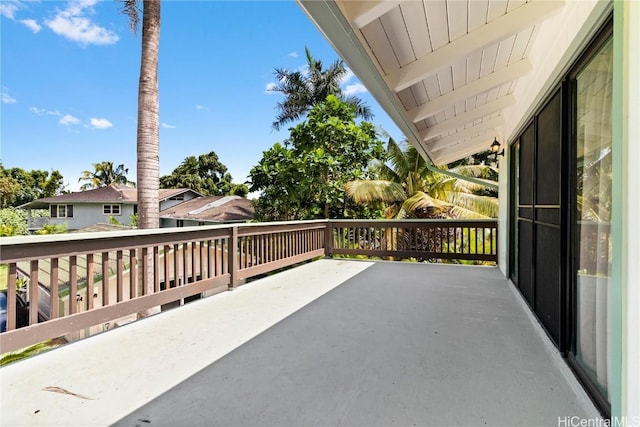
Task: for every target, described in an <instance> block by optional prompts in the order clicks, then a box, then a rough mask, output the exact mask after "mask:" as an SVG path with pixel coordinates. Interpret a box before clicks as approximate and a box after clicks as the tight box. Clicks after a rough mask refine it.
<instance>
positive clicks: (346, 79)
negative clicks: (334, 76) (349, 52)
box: [340, 68, 356, 84]
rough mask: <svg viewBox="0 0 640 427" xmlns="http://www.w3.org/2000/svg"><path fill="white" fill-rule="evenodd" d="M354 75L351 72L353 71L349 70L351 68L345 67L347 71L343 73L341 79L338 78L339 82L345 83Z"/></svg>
mask: <svg viewBox="0 0 640 427" xmlns="http://www.w3.org/2000/svg"><path fill="white" fill-rule="evenodd" d="M355 76H356V75H355V74H353V71H351V68H347V72H346V73H345V75H344V76H342V79H341V80H340V84H345V83H347V82H348V81H349V80H351V79H352V78H354V77H355Z"/></svg>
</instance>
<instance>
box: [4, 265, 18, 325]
mask: <svg viewBox="0 0 640 427" xmlns="http://www.w3.org/2000/svg"><path fill="white" fill-rule="evenodd" d="M17 279H18V266H17V265H16V263H15V262H12V263H10V264H9V268H8V277H7V331H12V330H14V329H15V328H16V307H17V299H18V298H17V297H16V283H17Z"/></svg>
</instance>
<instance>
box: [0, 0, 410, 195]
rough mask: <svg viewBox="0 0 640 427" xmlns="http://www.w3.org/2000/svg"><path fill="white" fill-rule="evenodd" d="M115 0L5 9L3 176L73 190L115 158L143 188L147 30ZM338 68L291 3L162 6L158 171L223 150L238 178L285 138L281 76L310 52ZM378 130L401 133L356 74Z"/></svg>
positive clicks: (7, 4) (354, 89) (354, 88)
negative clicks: (53, 181)
mask: <svg viewBox="0 0 640 427" xmlns="http://www.w3.org/2000/svg"><path fill="white" fill-rule="evenodd" d="M119 9H120V3H119V2H118V1H115V0H105V1H96V0H80V1H47V0H45V1H11V0H2V3H0V12H1V15H2V16H1V18H0V19H1V23H0V25H1V58H0V59H1V64H2V68H1V85H2V103H1V104H0V105H1V118H0V120H1V130H0V137H1V152H0V159H1V160H2V163H3V165H4V167H5V168H10V167H20V168H23V169H26V170H32V169H43V170H47V171H51V170H54V169H57V170H59V171H60V172H61V173H62V175H63V176H64V178H65V183H66V184H67V185H68V189H69V190H77V189H78V188H79V184H78V178H79V177H80V175H81V172H82V171H83V170H93V168H92V164H93V163H98V162H102V161H111V162H113V163H114V164H115V165H118V164H124V165H125V167H127V168H129V175H128V177H129V178H130V179H132V180H135V169H136V115H137V85H138V72H139V64H140V62H139V61H140V34H138V35H137V36H134V35H133V34H132V33H131V31H130V30H129V26H128V20H127V17H126V16H124V15H122V14H121V13H119ZM305 46H306V47H308V48H309V49H310V51H311V53H312V54H313V55H314V57H316V58H319V59H322V60H323V62H324V63H325V64H327V65H328V64H330V63H331V62H332V61H334V60H335V59H337V58H338V56H337V54H336V53H335V51H334V50H333V48H332V47H331V46H330V45H329V44H328V42H327V41H326V40H325V39H324V37H323V36H322V35H321V34H320V33H319V31H318V30H317V29H316V28H315V26H314V25H313V24H312V23H311V21H309V19H308V18H307V17H306V15H305V14H304V13H303V12H302V10H301V9H300V8H299V6H298V5H297V4H296V3H295V2H293V1H179V0H173V1H168V0H165V1H163V5H162V26H161V34H160V61H159V90H160V123H161V129H160V173H161V175H165V174H169V173H171V171H172V170H173V169H174V168H175V167H177V166H178V165H179V164H180V163H181V162H182V161H183V160H184V159H185V158H186V157H187V156H197V155H200V154H204V153H208V152H210V151H215V152H216V153H217V154H218V156H219V158H220V160H221V161H222V162H223V163H224V164H225V165H227V167H228V168H229V171H230V173H231V174H232V175H233V178H234V181H235V182H244V181H245V180H246V177H247V174H248V172H249V170H250V169H251V167H252V166H254V165H255V164H257V162H258V161H259V160H260V158H261V157H262V152H263V151H264V150H267V149H268V148H269V147H271V146H272V145H273V144H274V143H275V142H278V141H282V140H284V139H285V138H286V137H287V135H288V131H286V130H285V131H280V132H275V131H273V130H272V129H271V123H272V122H273V120H274V117H275V114H276V109H275V107H276V103H277V102H278V101H279V100H281V99H282V96H281V95H279V94H274V93H269V92H268V91H267V88H268V87H269V85H271V84H273V83H274V81H275V80H274V74H273V71H274V68H275V67H284V68H288V69H291V70H297V69H301V68H302V67H303V66H304V64H305V58H304V49H305ZM343 90H345V91H348V92H349V93H354V94H357V95H358V96H360V97H361V98H362V99H363V100H364V101H365V102H366V103H367V104H368V105H369V106H371V107H372V109H373V112H374V114H375V118H374V120H373V122H374V123H375V124H376V125H378V126H381V127H382V128H383V129H384V130H385V131H387V132H388V133H389V134H390V135H391V136H393V137H394V138H396V139H397V140H401V139H402V136H401V133H400V131H399V130H398V129H397V128H396V127H395V125H394V124H393V122H392V121H391V120H390V119H389V118H388V117H387V115H386V114H385V113H384V111H383V110H382V109H381V108H380V107H379V106H378V105H377V104H376V102H375V100H374V99H373V98H372V97H371V96H370V95H369V93H368V92H367V91H366V89H365V88H364V87H363V86H362V85H361V84H360V83H359V82H358V80H357V78H356V77H355V76H353V75H352V74H351V73H350V77H349V78H348V79H346V81H345V82H344V83H343Z"/></svg>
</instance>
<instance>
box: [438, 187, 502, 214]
mask: <svg viewBox="0 0 640 427" xmlns="http://www.w3.org/2000/svg"><path fill="white" fill-rule="evenodd" d="M446 200H447V201H448V202H449V203H451V204H452V205H454V206H456V207H458V208H461V209H465V210H469V211H473V212H476V213H478V214H480V215H482V216H483V217H486V218H497V217H498V208H499V204H498V199H496V198H495V197H487V196H478V195H477V194H472V193H461V192H458V191H448V192H446Z"/></svg>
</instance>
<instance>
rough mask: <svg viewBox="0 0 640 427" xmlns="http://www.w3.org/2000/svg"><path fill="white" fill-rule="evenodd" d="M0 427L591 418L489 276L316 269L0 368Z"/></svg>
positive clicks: (397, 268)
mask: <svg viewBox="0 0 640 427" xmlns="http://www.w3.org/2000/svg"><path fill="white" fill-rule="evenodd" d="M0 386H1V393H2V394H1V395H0V398H1V407H0V409H1V415H0V423H1V424H2V425H3V426H10V425H11V426H13V425H19V426H22V425H47V426H55V425H59V426H72V425H78V426H80V425H82V426H90V425H118V426H159V425H163V426H164V425H166V426H338V425H341V426H393V425H397V426H427V425H438V426H441V425H442V426H444V425H446V426H458V425H460V426H462V425H464V426H476V425H478V426H484V425H499V426H515V425H530V426H557V425H558V423H559V419H565V417H572V416H577V417H580V418H597V417H599V415H598V413H597V411H596V409H595V408H594V407H593V405H592V404H591V402H590V401H589V399H588V398H587V396H586V394H585V393H584V391H583V390H582V389H581V388H580V386H579V385H578V384H577V382H576V380H575V379H574V377H573V376H572V374H571V372H570V371H569V369H568V368H567V367H566V365H565V364H564V362H563V361H562V360H561V358H560V356H559V355H558V354H557V352H556V351H555V350H554V349H553V347H552V345H551V344H550V342H549V340H548V339H547V337H546V336H545V335H544V333H543V332H542V330H541V329H540V327H539V325H538V324H537V323H536V322H535V320H534V319H533V318H532V317H531V315H530V314H529V312H528V311H527V310H526V309H525V307H524V305H523V303H522V301H521V299H520V298H519V296H518V295H517V294H516V291H515V290H513V289H512V287H511V286H510V285H509V284H508V283H507V281H506V280H505V279H504V277H503V276H502V275H501V274H500V272H499V271H498V270H497V269H496V268H492V267H468V266H452V265H425V264H410V263H400V262H377V263H373V262H361V261H345V260H320V261H316V262H313V263H309V264H306V265H304V266H301V267H297V268H295V269H292V270H288V271H285V272H282V273H279V274H276V275H273V276H270V277H268V278H265V279H261V280H258V281H255V282H252V283H249V284H247V285H245V286H242V287H240V288H239V289H237V290H235V291H233V292H224V293H222V294H220V295H216V296H214V297H211V298H207V299H203V300H200V301H196V302H193V303H190V304H188V305H186V306H184V307H181V308H178V309H174V310H171V311H167V312H164V313H161V314H159V315H156V316H152V317H150V318H147V319H144V320H141V321H138V322H136V323H133V324H130V325H126V326H123V327H120V328H117V329H114V330H111V331H109V332H106V333H103V334H101V335H98V336H95V337H92V338H89V339H86V340H83V341H79V342H76V343H73V344H69V345H66V346H63V347H61V348H58V349H55V350H52V351H50V352H48V353H45V354H42V355H39V356H36V357H33V358H30V359H27V360H24V361H21V362H17V363H15V364H12V365H9V366H6V367H4V368H2V369H0Z"/></svg>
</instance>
